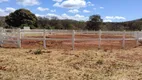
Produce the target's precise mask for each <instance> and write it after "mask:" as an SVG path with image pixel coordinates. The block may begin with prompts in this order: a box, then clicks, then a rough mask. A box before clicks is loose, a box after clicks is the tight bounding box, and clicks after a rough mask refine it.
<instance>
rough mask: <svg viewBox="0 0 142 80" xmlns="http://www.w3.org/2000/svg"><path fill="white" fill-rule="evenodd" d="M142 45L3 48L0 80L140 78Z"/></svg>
mask: <svg viewBox="0 0 142 80" xmlns="http://www.w3.org/2000/svg"><path fill="white" fill-rule="evenodd" d="M141 48H142V47H139V48H134V49H131V50H113V51H106V52H105V51H104V50H87V51H85V50H79V51H68V50H53V49H52V50H42V54H40V55H35V54H31V53H33V52H34V51H36V50H33V49H32V50H29V49H3V48H0V80H141V79H142V52H141Z"/></svg>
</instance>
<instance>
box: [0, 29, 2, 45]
mask: <svg viewBox="0 0 142 80" xmlns="http://www.w3.org/2000/svg"><path fill="white" fill-rule="evenodd" d="M2 44H3V28H2V27H1V28H0V46H1V47H2V46H3V45H2Z"/></svg>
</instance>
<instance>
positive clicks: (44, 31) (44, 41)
mask: <svg viewBox="0 0 142 80" xmlns="http://www.w3.org/2000/svg"><path fill="white" fill-rule="evenodd" d="M43 39H44V40H43V46H44V48H45V49H46V29H44V30H43Z"/></svg>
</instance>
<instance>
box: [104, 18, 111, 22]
mask: <svg viewBox="0 0 142 80" xmlns="http://www.w3.org/2000/svg"><path fill="white" fill-rule="evenodd" d="M103 22H112V20H110V19H105V20H103Z"/></svg>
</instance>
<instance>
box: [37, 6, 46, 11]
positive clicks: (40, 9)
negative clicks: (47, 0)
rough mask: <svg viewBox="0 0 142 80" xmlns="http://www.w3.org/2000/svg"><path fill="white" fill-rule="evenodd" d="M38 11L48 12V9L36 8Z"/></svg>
mask: <svg viewBox="0 0 142 80" xmlns="http://www.w3.org/2000/svg"><path fill="white" fill-rule="evenodd" d="M37 9H38V10H39V11H48V10H49V9H48V8H42V7H38V8H37Z"/></svg>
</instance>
